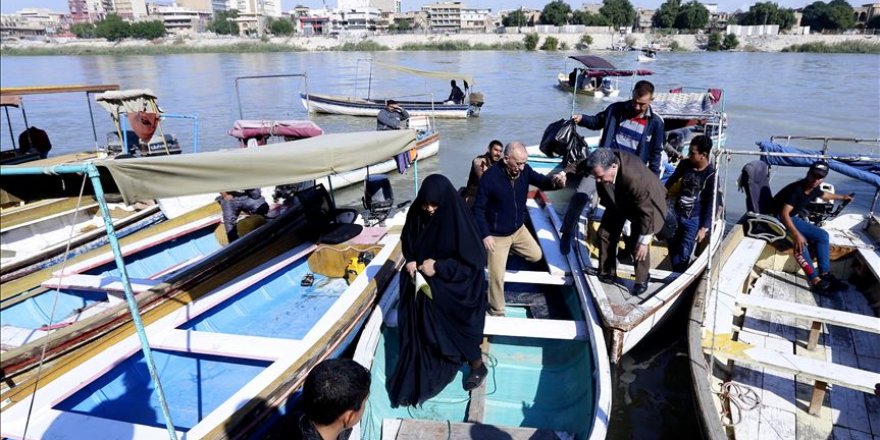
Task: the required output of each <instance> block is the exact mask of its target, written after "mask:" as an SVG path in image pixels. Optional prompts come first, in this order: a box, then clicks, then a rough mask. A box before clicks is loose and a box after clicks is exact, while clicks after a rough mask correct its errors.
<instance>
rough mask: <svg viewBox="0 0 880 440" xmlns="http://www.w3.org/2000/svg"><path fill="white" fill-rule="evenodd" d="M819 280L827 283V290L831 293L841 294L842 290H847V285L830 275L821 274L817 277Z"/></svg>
mask: <svg viewBox="0 0 880 440" xmlns="http://www.w3.org/2000/svg"><path fill="white" fill-rule="evenodd" d="M819 278H822V279H823V280H825V281H828V290H829V291H831V292H843V291H844V290H846V289H849V285H848V284H846V283H845V282H843V281H841V280H839V279H838V278H837V277H836V276H834V274H832V273H823V274H822V275H819Z"/></svg>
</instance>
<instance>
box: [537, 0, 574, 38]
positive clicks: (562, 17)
mask: <svg viewBox="0 0 880 440" xmlns="http://www.w3.org/2000/svg"><path fill="white" fill-rule="evenodd" d="M568 14H571V6H569V5H568V3H566V2H564V1H562V0H553V1H552V2H550V3H547V5H546V6H544V10H543V11H541V23H543V24H552V25H554V26H562V25H564V24H568ZM545 44H546V43H545Z"/></svg>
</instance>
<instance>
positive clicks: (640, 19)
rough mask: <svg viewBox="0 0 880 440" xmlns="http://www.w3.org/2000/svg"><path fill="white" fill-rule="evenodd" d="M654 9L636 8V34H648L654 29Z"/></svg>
mask: <svg viewBox="0 0 880 440" xmlns="http://www.w3.org/2000/svg"><path fill="white" fill-rule="evenodd" d="M655 12H657V11H656V10H654V9H644V8H636V23H635V29H636V32H649V31H650V30H651V29H653V28H654V13H655Z"/></svg>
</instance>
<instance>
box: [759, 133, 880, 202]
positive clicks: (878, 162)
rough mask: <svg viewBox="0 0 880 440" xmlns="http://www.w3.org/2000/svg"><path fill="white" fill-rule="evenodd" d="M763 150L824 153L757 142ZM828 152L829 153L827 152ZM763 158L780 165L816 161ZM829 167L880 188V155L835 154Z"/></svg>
mask: <svg viewBox="0 0 880 440" xmlns="http://www.w3.org/2000/svg"><path fill="white" fill-rule="evenodd" d="M757 144H758V147H760V148H761V151H762V152H769V153H797V154H811V155H822V154H823V153H822V152H821V151H816V150H807V149H804V148H798V147H792V146H785V145H779V144H777V143H775V142H773V141H760V142H757ZM826 154H827V153H826ZM761 160H763V161H764V162H766V163H767V164H768V165H779V166H787V167H809V166H810V165H812V164H813V162H815V160H814V159H811V158H808V157H779V156H761ZM828 167H829V168H831V169H832V170H834V171H837V172H838V173H840V174H843V175H845V176H848V177H852V178H853V179H858V180H861V181H862V182H865V183H869V184H871V185H874V187H875V188H877V189H878V190H880V155H871V154H851V155H848V154H846V153H842V154H839V155H838V154H835V158H834V159H829V160H828Z"/></svg>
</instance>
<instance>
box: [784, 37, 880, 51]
mask: <svg viewBox="0 0 880 440" xmlns="http://www.w3.org/2000/svg"><path fill="white" fill-rule="evenodd" d="M782 51H783V52H813V53H865V54H880V43H873V42H870V41H852V40H851V41H841V42H840V43H835V44H825V43H824V42H818V43H806V44H795V45H793V46H790V47H786V48H785V49H782Z"/></svg>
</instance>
